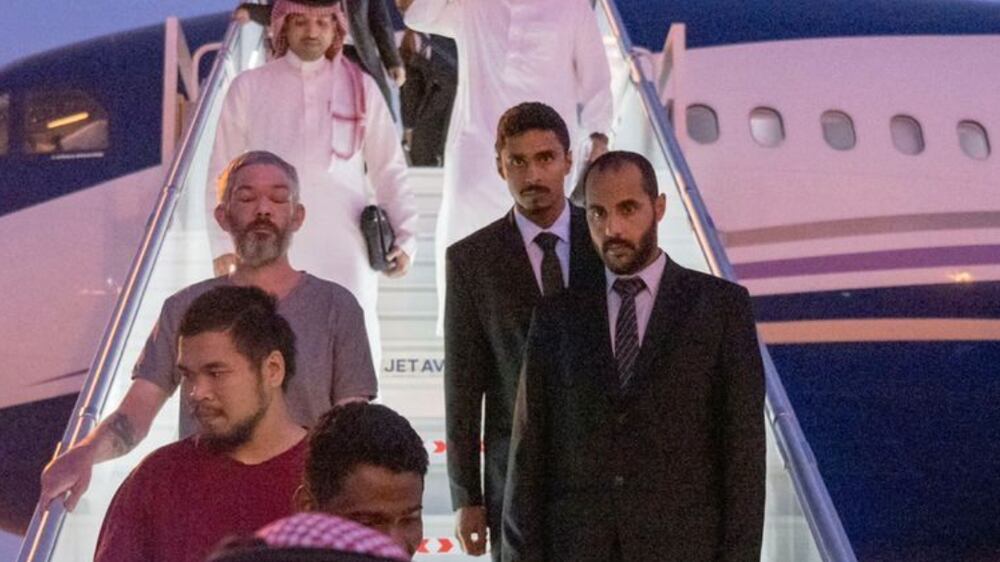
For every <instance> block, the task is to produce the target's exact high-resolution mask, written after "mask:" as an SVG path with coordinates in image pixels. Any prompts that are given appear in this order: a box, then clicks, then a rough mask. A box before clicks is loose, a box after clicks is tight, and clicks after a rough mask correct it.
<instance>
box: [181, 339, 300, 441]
mask: <svg viewBox="0 0 1000 562" xmlns="http://www.w3.org/2000/svg"><path fill="white" fill-rule="evenodd" d="M177 370H178V371H179V372H180V375H181V378H182V389H183V393H184V394H183V396H184V397H185V398H186V399H187V400H188V401H189V403H190V405H191V410H192V411H193V412H194V415H195V418H196V419H197V421H198V426H199V433H198V434H199V437H200V438H201V439H203V441H204V442H205V443H207V444H209V445H213V446H215V447H216V448H218V449H220V450H225V451H228V450H232V449H235V448H237V447H239V446H240V445H243V444H244V443H246V442H248V441H250V439H251V438H252V437H253V433H254V430H255V429H256V428H257V425H258V424H259V423H260V420H261V419H263V418H264V415H265V414H266V413H267V409H268V407H269V406H270V404H271V400H272V397H273V393H274V391H273V389H268V388H267V385H266V384H265V381H264V376H263V374H262V371H261V366H259V365H252V364H251V363H250V361H249V360H248V359H247V358H246V357H244V356H243V355H242V354H241V353H240V352H239V351H237V349H236V346H235V345H234V344H233V340H232V338H231V337H230V336H229V333H228V332H203V333H201V334H198V335H195V336H188V337H181V338H180V340H179V341H178V345H177ZM279 386H280V382H279Z"/></svg>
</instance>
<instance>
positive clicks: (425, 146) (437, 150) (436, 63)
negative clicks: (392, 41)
mask: <svg viewBox="0 0 1000 562" xmlns="http://www.w3.org/2000/svg"><path fill="white" fill-rule="evenodd" d="M421 39H422V41H423V43H422V45H421V48H420V50H419V51H418V52H412V53H407V52H401V54H402V55H403V63H404V64H405V65H406V84H404V85H403V87H402V88H401V89H400V91H399V103H400V108H401V111H400V113H401V114H402V118H403V126H404V127H406V128H407V129H411V130H412V133H411V135H412V138H411V140H410V163H411V164H412V165H414V166H441V165H442V164H443V162H444V144H445V140H446V137H447V132H448V123H449V122H450V120H451V109H452V105H454V102H455V89H456V88H457V86H458V66H457V65H458V58H457V54H456V52H455V42H454V41H453V40H451V39H448V38H446V37H440V36H438V35H427V34H421ZM428 52H429V53H430V56H427V53H428Z"/></svg>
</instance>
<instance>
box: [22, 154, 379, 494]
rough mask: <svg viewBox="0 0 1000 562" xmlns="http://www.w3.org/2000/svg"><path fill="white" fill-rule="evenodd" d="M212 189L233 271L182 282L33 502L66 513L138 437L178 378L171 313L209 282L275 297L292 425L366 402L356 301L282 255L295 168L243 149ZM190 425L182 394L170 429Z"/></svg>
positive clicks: (368, 370)
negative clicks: (95, 418)
mask: <svg viewBox="0 0 1000 562" xmlns="http://www.w3.org/2000/svg"><path fill="white" fill-rule="evenodd" d="M220 188H221V189H223V193H222V197H221V198H220V201H222V202H221V203H220V204H219V206H218V207H217V208H216V209H215V218H216V220H217V221H218V222H219V225H220V226H222V228H223V229H224V230H225V231H226V232H228V233H229V234H230V235H231V236H232V238H233V243H234V244H233V245H234V246H235V248H236V255H237V264H236V267H235V269H234V270H233V271H232V272H231V273H229V274H228V275H224V276H222V277H217V278H215V279H209V280H206V281H202V282H200V283H196V284H194V285H191V286H190V287H187V288H185V289H183V290H181V291H180V292H178V293H176V294H174V295H173V296H171V297H170V298H168V299H167V300H166V301H165V302H164V304H163V310H162V311H161V313H160V318H159V320H158V321H157V324H156V327H155V328H154V329H153V333H152V334H150V336H149V339H148V340H147V341H146V346H145V347H144V348H143V351H142V355H141V356H140V357H139V361H138V362H137V363H136V365H135V368H134V370H133V372H132V379H133V380H132V385H131V386H130V387H129V390H128V392H127V393H126V394H125V397H124V398H123V399H122V402H121V404H119V406H118V408H117V409H116V410H115V411H114V412H112V413H111V414H110V415H108V416H107V417H106V418H105V419H104V420H103V421H102V422H101V423H100V424H99V425H98V426H97V427H96V428H95V429H94V431H93V432H91V433H90V434H89V435H88V436H87V437H86V438H84V439H83V440H82V441H80V442H79V443H78V444H76V445H75V446H73V447H72V448H70V449H69V450H68V451H66V452H65V453H63V454H62V455H61V456H59V457H58V458H56V459H55V460H53V461H52V462H51V463H49V465H48V466H47V467H45V471H44V472H43V473H42V494H41V498H40V501H41V502H42V504H43V505H47V504H48V503H49V502H51V501H52V500H53V499H55V498H57V497H64V503H65V506H66V509H67V510H72V509H73V508H74V507H75V506H76V504H77V502H78V501H79V499H80V496H81V495H82V494H83V492H84V491H85V490H86V489H87V486H88V485H89V483H90V476H91V469H92V467H93V465H94V464H96V463H98V462H102V461H105V460H109V459H113V458H116V457H119V456H122V455H124V454H126V453H128V452H129V451H131V450H132V449H133V448H134V447H135V446H136V445H137V444H138V443H139V442H140V441H141V440H142V439H143V438H144V437H145V436H146V434H147V433H148V432H149V428H150V426H151V425H152V423H153V418H154V417H156V414H157V413H158V412H159V411H160V409H161V408H162V407H163V404H164V403H165V402H166V400H167V398H169V397H170V395H171V394H173V392H174V390H176V388H177V386H178V385H179V384H180V379H179V377H178V376H177V374H176V373H175V371H174V364H175V362H176V361H175V360H176V354H177V328H178V325H179V323H180V320H181V317H182V316H183V314H184V311H185V310H187V307H188V305H190V304H191V302H192V301H194V300H195V299H196V298H197V297H198V296H199V295H201V294H203V293H205V292H206V291H208V290H209V289H212V288H214V287H218V286H222V285H253V286H256V287H260V288H261V289H264V290H265V291H267V292H269V293H272V294H274V295H275V296H277V298H278V313H279V314H281V315H282V316H284V317H285V319H286V320H288V323H289V324H290V325H291V327H292V330H293V331H294V332H295V336H296V355H297V358H296V376H295V378H293V379H292V380H291V382H290V383H289V387H288V389H287V391H286V394H285V399H286V402H287V404H288V409H289V413H290V414H291V416H292V417H293V419H295V421H296V422H298V423H299V424H302V425H303V426H306V427H311V426H312V425H313V423H314V422H316V420H317V419H319V416H320V415H321V414H323V413H324V412H326V411H327V410H329V409H330V407H331V406H333V405H336V404H344V403H347V402H352V401H360V400H370V399H371V398H373V397H375V395H376V394H377V393H378V382H377V379H376V377H375V369H374V367H373V365H372V359H371V350H370V349H369V347H368V336H367V333H366V331H365V324H364V314H363V312H362V310H361V306H360V305H359V304H358V302H357V300H355V298H354V296H353V295H352V294H351V293H350V291H348V290H347V289H345V288H344V287H342V286H340V285H337V284H336V283H331V282H329V281H325V280H322V279H319V278H317V277H314V276H312V275H310V274H308V273H306V272H304V271H298V270H295V269H294V268H292V266H291V265H290V264H289V262H288V246H289V244H290V242H291V238H292V234H293V233H294V232H295V231H296V230H298V229H299V227H301V226H302V222H303V220H305V208H304V207H303V206H302V204H301V203H299V185H298V174H297V173H296V171H295V168H293V167H292V166H291V165H290V164H288V163H287V162H285V161H284V160H282V159H281V158H279V157H278V156H276V155H274V154H272V153H270V152H265V151H253V152H247V153H245V154H243V155H241V156H239V157H237V158H236V159H235V160H233V161H232V162H231V163H230V164H229V166H228V167H227V169H226V171H225V172H224V174H223V175H222V177H221V178H220ZM182 391H183V389H182ZM194 429H195V424H194V420H193V419H192V416H191V411H190V408H189V405H188V404H187V401H186V400H182V401H181V412H180V436H181V437H186V436H187V435H190V434H191V433H193V431H194ZM67 492H68V495H67Z"/></svg>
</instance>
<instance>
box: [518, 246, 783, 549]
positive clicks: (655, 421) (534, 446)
mask: <svg viewBox="0 0 1000 562" xmlns="http://www.w3.org/2000/svg"><path fill="white" fill-rule="evenodd" d="M605 284H606V283H604V282H603V279H602V283H601V284H600V285H601V286H600V288H599V289H596V290H594V289H591V290H589V291H570V292H567V293H563V294H561V295H558V296H556V297H555V298H553V299H545V300H544V301H543V302H542V304H540V305H539V307H538V309H537V311H536V314H535V317H534V319H533V321H532V325H531V332H530V334H529V338H528V344H527V347H526V350H525V359H524V366H523V374H522V378H521V383H520V388H519V392H518V398H517V408H516V413H515V421H514V433H513V437H512V442H511V450H510V466H509V474H508V480H507V489H506V503H505V511H504V549H503V555H504V557H503V559H504V560H505V561H533V562H541V561H545V562H560V561H564V560H565V561H573V562H581V561H583V562H585V561H590V560H592V561H594V562H607V561H609V560H616V559H620V560H626V561H636V562H639V561H642V562H653V561H685V562H693V561H701V560H705V561H714V560H741V561H751V560H753V561H754V562H756V561H758V560H759V559H760V543H761V534H762V526H763V516H764V514H763V512H764V478H765V470H764V463H765V445H764V383H763V368H762V365H761V359H760V353H759V349H758V347H757V337H756V331H755V327H754V322H753V317H752V313H751V309H750V299H749V295H748V293H747V291H746V289H743V288H742V287H740V286H738V285H734V284H732V283H729V282H727V281H723V280H721V279H718V278H715V277H711V276H708V275H704V274H701V273H697V272H694V271H691V270H688V269H684V268H682V267H680V266H679V265H677V264H675V263H673V262H671V261H670V260H669V258H668V261H667V266H666V269H665V270H664V274H663V278H662V281H661V284H660V287H659V290H658V294H657V295H656V297H655V300H654V305H653V311H652V313H651V315H650V319H649V324H648V326H647V329H646V332H645V336H644V339H643V342H642V346H641V348H640V351H639V357H638V359H637V360H636V367H635V374H634V375H633V378H632V380H631V382H630V383H629V386H628V387H626V389H625V390H624V391H622V390H620V389H619V384H618V375H617V369H616V366H615V360H614V357H613V355H612V351H611V342H610V330H609V324H608V312H607V292H606V289H605Z"/></svg>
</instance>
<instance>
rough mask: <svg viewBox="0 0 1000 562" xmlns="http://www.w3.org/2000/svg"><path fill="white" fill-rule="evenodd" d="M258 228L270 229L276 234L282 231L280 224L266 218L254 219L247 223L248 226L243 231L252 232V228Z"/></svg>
mask: <svg viewBox="0 0 1000 562" xmlns="http://www.w3.org/2000/svg"><path fill="white" fill-rule="evenodd" d="M258 229H264V230H270V231H271V232H273V233H275V234H279V233H280V232H281V231H280V230H279V229H278V225H276V224H274V223H273V222H271V221H270V220H269V219H265V218H259V219H254V220H253V221H251V222H250V223H249V224H247V226H246V228H244V229H243V231H244V232H250V231H251V230H258Z"/></svg>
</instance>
